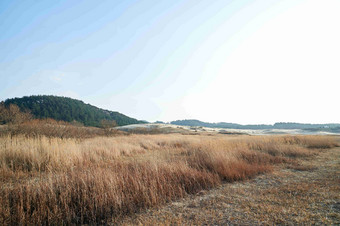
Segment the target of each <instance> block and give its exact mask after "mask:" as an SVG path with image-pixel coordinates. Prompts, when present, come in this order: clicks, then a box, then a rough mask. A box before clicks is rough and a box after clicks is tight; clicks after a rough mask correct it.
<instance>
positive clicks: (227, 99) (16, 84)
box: [0, 0, 340, 124]
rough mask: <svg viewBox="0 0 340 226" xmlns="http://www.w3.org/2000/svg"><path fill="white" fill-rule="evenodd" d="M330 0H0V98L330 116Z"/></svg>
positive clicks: (335, 41) (335, 16)
mask: <svg viewBox="0 0 340 226" xmlns="http://www.w3.org/2000/svg"><path fill="white" fill-rule="evenodd" d="M339 12H340V1H339V0H327V1H320V0H277V1H260V0H258V1H254V0H252V1H246V0H244V1H239V0H237V1H236V0H234V1H231V0H216V1H206V0H202V1H198V0H188V1H151V0H149V1H143V0H142V1H35V0H34V1H33V0H32V1H7V0H3V1H1V2H0V49H1V51H0V81H1V82H0V100H5V99H7V98H13V97H21V96H28V95H39V94H41V95H42V94H49V95H61V96H68V97H72V98H76V99H80V100H83V101H84V102H86V103H90V104H92V105H95V106H98V107H101V108H104V109H109V110H113V111H119V112H121V113H123V114H126V115H128V116H131V117H134V118H137V119H143V120H148V121H156V120H162V121H172V120H177V119H199V120H202V121H208V122H222V121H223V122H235V123H242V124H246V123H250V124H259V123H274V122H282V121H285V122H304V123H329V122H334V123H336V122H337V123H339V122H340V120H339V115H340V107H339V104H338V97H339V91H338V86H339V82H338V80H339V79H338V78H340V41H339V40H340V29H339V28H340V13H339Z"/></svg>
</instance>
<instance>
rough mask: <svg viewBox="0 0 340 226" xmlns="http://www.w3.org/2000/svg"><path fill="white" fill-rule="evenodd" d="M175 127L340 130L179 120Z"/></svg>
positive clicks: (304, 125) (331, 125) (320, 126)
mask: <svg viewBox="0 0 340 226" xmlns="http://www.w3.org/2000/svg"><path fill="white" fill-rule="evenodd" d="M171 124H173V125H181V126H203V127H213V128H225V129H324V128H339V127H340V124H337V123H328V124H308V123H294V122H279V123H275V124H274V125H267V124H258V125H256V124H255V125H241V124H236V123H227V122H218V123H210V122H202V121H199V120H195V119H186V120H177V121H172V122H171Z"/></svg>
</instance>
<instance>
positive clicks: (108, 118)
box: [3, 95, 143, 127]
mask: <svg viewBox="0 0 340 226" xmlns="http://www.w3.org/2000/svg"><path fill="white" fill-rule="evenodd" d="M3 105H4V107H7V108H8V107H9V106H11V105H17V106H18V107H19V109H20V110H21V111H22V112H30V113H31V114H32V115H33V116H34V117H35V118H40V119H44V118H52V119H55V120H58V121H59V120H62V121H66V122H71V123H81V124H83V125H85V126H94V127H108V126H116V125H118V126H123V125H129V124H137V123H143V122H142V121H139V120H137V119H134V118H130V117H128V116H126V115H123V114H121V113H119V112H114V111H108V110H104V109H100V108H97V107H95V106H92V105H90V104H85V103H84V102H83V101H80V100H75V99H72V98H68V97H59V96H47V95H38V96H28V97H22V98H13V99H7V100H6V101H5V102H4V103H3Z"/></svg>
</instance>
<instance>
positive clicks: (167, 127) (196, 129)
mask: <svg viewBox="0 0 340 226" xmlns="http://www.w3.org/2000/svg"><path fill="white" fill-rule="evenodd" d="M117 129H119V130H122V131H132V132H139V133H142V132H145V133H146V132H148V131H149V132H155V133H156V132H157V131H158V132H162V133H222V134H248V135H273V134H281V135H283V134H288V135H340V130H339V128H338V129H315V128H314V129H224V128H212V127H202V126H179V125H173V124H159V123H147V124H133V125H127V126H120V127H117Z"/></svg>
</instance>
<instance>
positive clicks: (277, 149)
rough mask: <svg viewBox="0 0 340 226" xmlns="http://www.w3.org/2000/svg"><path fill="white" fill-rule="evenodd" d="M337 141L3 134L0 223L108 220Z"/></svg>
mask: <svg viewBox="0 0 340 226" xmlns="http://www.w3.org/2000/svg"><path fill="white" fill-rule="evenodd" d="M337 145H338V144H337V142H336V140H335V138H333V137H325V136H263V137H249V136H237V137H228V136H222V135H217V136H184V135H173V134H169V135H131V136H118V137H95V138H89V139H74V138H73V139H70V138H68V139H61V138H55V137H54V138H53V137H52V138H51V137H50V138H47V137H41V136H38V137H26V136H20V135H18V136H2V137H0V175H1V178H2V179H1V181H0V183H1V189H0V203H1V205H0V223H1V224H3V225H10V224H101V223H106V222H110V221H115V220H117V219H119V218H120V217H123V216H126V215H128V214H132V213H135V212H137V211H139V210H141V209H145V208H149V207H153V206H157V205H160V204H163V203H166V202H169V201H171V200H175V199H178V198H181V197H184V196H186V195H187V194H194V193H196V192H198V191H200V190H202V189H209V188H211V187H214V186H217V185H219V184H221V182H222V181H230V182H231V181H236V180H243V179H247V178H251V177H253V176H255V175H257V174H260V173H264V172H268V171H270V170H272V169H273V165H274V164H278V163H282V162H287V161H290V159H295V158H299V157H308V156H312V155H314V154H315V153H317V152H318V149H316V148H326V147H333V146H337Z"/></svg>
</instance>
